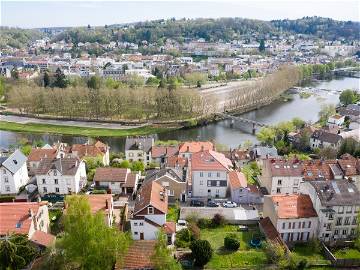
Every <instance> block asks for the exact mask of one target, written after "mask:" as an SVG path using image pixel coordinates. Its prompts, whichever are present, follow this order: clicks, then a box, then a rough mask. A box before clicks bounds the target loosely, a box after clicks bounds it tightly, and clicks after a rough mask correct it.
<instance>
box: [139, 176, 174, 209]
mask: <svg viewBox="0 0 360 270" xmlns="http://www.w3.org/2000/svg"><path fill="white" fill-rule="evenodd" d="M148 205H151V206H153V207H154V208H156V209H158V210H159V211H161V212H163V213H164V214H166V213H167V210H168V197H167V193H166V191H165V190H164V188H163V187H162V186H161V185H160V184H159V183H157V182H154V181H150V182H147V183H144V184H143V186H142V187H141V189H140V191H139V193H138V197H137V199H136V201H135V208H134V215H135V214H136V213H137V212H139V211H140V210H142V209H143V208H145V207H147V206H148Z"/></svg>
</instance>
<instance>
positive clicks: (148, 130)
mask: <svg viewBox="0 0 360 270" xmlns="http://www.w3.org/2000/svg"><path fill="white" fill-rule="evenodd" d="M169 129H170V128H160V127H153V126H145V127H140V128H130V129H106V128H104V129H103V128H85V127H73V126H61V125H47V124H33V123H31V124H18V123H13V122H6V121H0V130H8V131H15V132H31V133H53V134H63V135H75V136H89V137H125V136H133V135H148V134H154V133H160V132H164V131H168V130H169Z"/></svg>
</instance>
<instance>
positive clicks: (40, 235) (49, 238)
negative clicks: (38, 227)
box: [30, 231, 56, 247]
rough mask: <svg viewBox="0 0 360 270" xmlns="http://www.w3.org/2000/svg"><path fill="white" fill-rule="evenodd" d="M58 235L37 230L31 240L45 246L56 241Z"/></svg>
mask: <svg viewBox="0 0 360 270" xmlns="http://www.w3.org/2000/svg"><path fill="white" fill-rule="evenodd" d="M55 239H56V237H55V236H54V235H52V234H50V233H45V232H43V231H35V232H34V234H33V235H32V237H31V238H30V240H31V241H32V242H34V243H35V244H38V245H40V246H43V247H50V246H52V245H53V244H54V243H55Z"/></svg>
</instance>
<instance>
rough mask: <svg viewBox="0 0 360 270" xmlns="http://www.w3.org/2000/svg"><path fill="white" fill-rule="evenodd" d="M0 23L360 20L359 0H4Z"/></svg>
mask: <svg viewBox="0 0 360 270" xmlns="http://www.w3.org/2000/svg"><path fill="white" fill-rule="evenodd" d="M0 3H1V4H0V5H1V6H0V9H1V17H0V24H1V25H2V26H17V27H23V28H33V27H48V26H85V25H88V24H90V25H93V26H95V25H105V24H114V23H124V22H136V21H144V20H152V19H160V18H171V17H175V18H183V17H186V18H199V17H203V18H210V17H211V18H219V17H242V18H252V19H261V20H272V19H285V18H289V19H296V18H301V17H304V16H322V17H330V18H333V19H337V20H346V21H347V20H352V21H360V18H359V17H360V1H358V0H341V1H339V0H312V1H310V0H302V1H299V0H287V1H285V0H275V1H272V0H252V1H250V0H238V1H229V0H223V1H220V0H218V1H175V0H174V1H171V0H168V1H150V0H148V1H146V0H145V1H131V2H130V1H76V2H75V1H50V0H48V1H14V0H0Z"/></svg>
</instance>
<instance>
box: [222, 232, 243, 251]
mask: <svg viewBox="0 0 360 270" xmlns="http://www.w3.org/2000/svg"><path fill="white" fill-rule="evenodd" d="M224 247H225V248H226V249H229V250H238V249H239V247H240V241H239V239H238V237H237V235H236V234H235V233H230V234H228V235H226V236H225V238H224Z"/></svg>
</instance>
